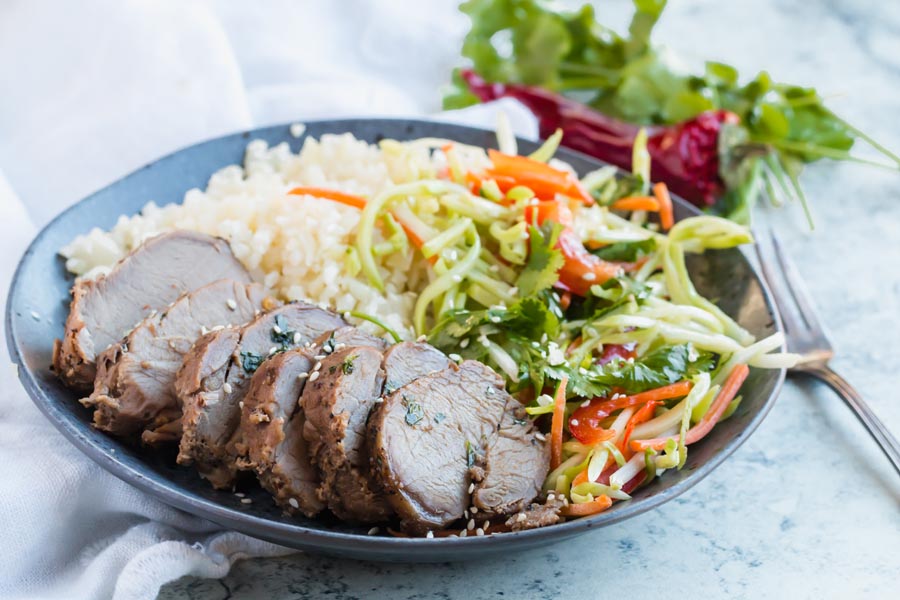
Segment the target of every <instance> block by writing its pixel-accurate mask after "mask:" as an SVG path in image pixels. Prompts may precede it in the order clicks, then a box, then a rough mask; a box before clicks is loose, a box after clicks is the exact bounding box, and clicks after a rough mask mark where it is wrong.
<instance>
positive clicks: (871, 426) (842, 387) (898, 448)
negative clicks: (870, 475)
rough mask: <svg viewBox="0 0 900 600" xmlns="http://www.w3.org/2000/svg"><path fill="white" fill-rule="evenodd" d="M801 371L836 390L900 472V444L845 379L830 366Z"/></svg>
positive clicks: (899, 472)
mask: <svg viewBox="0 0 900 600" xmlns="http://www.w3.org/2000/svg"><path fill="white" fill-rule="evenodd" d="M801 372H803V373H806V374H807V375H810V376H812V377H815V378H816V379H819V380H820V381H823V382H825V383H827V384H828V386H829V387H831V389H833V390H834V391H835V392H837V394H838V396H840V397H841V399H842V400H843V401H844V402H845V403H846V404H847V406H849V407H850V409H851V410H853V413H854V414H855V415H856V417H857V418H858V419H859V420H860V422H861V423H862V424H863V425H864V426H865V428H866V429H868V430H869V433H870V434H872V437H873V438H875V441H876V442H878V445H879V446H881V450H882V451H883V452H884V454H885V456H887V457H888V460H890V461H891V464H893V465H894V469H895V470H896V471H897V473H898V474H900V444H898V443H897V439H896V438H895V437H894V436H893V435H891V432H890V431H888V430H887V427H885V426H884V423H882V422H881V419H879V418H878V417H876V416H875V413H873V412H872V409H871V408H869V405H868V404H866V403H865V401H864V400H863V399H862V396H860V395H859V392H857V391H856V389H855V388H854V387H853V386H852V385H850V384H849V383H848V382H847V380H846V379H844V378H843V377H841V376H840V375H838V374H837V373H835V372H834V371H832V370H831V368H830V367H824V366H823V367H812V368H806V369H803V370H802V371H801Z"/></svg>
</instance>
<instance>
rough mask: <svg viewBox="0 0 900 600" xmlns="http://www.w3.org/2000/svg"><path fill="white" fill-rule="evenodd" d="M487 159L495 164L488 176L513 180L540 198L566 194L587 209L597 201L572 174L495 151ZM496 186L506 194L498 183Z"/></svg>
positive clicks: (525, 158)
mask: <svg viewBox="0 0 900 600" xmlns="http://www.w3.org/2000/svg"><path fill="white" fill-rule="evenodd" d="M488 157H489V158H490V159H491V162H492V163H493V164H494V168H493V169H492V170H490V171H489V172H488V173H489V174H490V175H491V177H494V178H495V179H496V177H497V176H501V177H502V176H506V177H510V178H512V179H514V180H515V183H516V184H517V185H524V186H526V187H528V188H531V191H533V192H534V193H535V194H536V195H537V196H538V197H539V198H544V199H553V198H554V197H555V196H556V194H563V195H566V196H569V197H572V198H577V199H579V200H581V201H582V202H583V203H585V204H588V205H590V204H593V203H594V198H593V197H592V196H591V195H590V194H589V193H588V192H587V190H585V189H584V186H582V185H581V183H580V182H579V181H578V180H577V179H576V178H575V177H573V176H572V174H571V173H567V172H566V171H560V170H559V169H554V168H553V167H551V166H550V165H548V164H546V163H542V162H540V161H537V160H534V159H531V158H528V157H525V156H513V155H511V154H504V153H502V152H498V151H497V150H493V149H489V150H488ZM497 185H499V186H500V189H501V190H503V185H502V184H501V182H500V181H499V180H498V181H497ZM503 191H506V190H503Z"/></svg>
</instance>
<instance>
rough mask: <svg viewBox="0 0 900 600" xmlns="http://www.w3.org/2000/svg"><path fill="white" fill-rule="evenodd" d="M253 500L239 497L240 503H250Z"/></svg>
mask: <svg viewBox="0 0 900 600" xmlns="http://www.w3.org/2000/svg"><path fill="white" fill-rule="evenodd" d="M252 502H253V500H251V499H250V498H241V504H251V503H252Z"/></svg>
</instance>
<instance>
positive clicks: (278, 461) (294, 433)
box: [239, 326, 386, 517]
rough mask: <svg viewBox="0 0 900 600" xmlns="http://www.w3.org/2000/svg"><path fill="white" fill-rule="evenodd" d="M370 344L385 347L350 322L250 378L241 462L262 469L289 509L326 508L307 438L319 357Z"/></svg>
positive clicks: (268, 485) (263, 480) (243, 416)
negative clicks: (306, 391)
mask: <svg viewBox="0 0 900 600" xmlns="http://www.w3.org/2000/svg"><path fill="white" fill-rule="evenodd" d="M348 345H353V346H370V347H372V348H375V349H376V350H383V349H384V347H385V346H386V344H385V343H384V340H381V339H379V338H376V337H373V336H370V335H368V334H366V333H363V332H362V331H360V330H359V329H357V328H356V327H351V326H346V327H341V328H339V329H336V330H334V331H332V332H329V333H327V334H323V335H321V336H319V339H318V340H317V341H316V343H315V344H314V345H313V346H312V347H310V348H306V347H303V348H298V349H294V350H289V351H287V352H284V353H282V354H278V355H276V356H274V357H272V358H270V359H268V360H266V361H265V362H264V363H263V364H262V365H261V366H260V367H259V369H257V371H256V373H254V374H253V377H252V378H251V381H250V387H249V389H248V391H247V395H246V396H244V408H243V410H242V411H241V425H240V431H241V438H242V440H243V445H244V447H245V448H246V456H245V457H243V458H241V459H239V466H242V467H244V468H250V469H253V470H254V471H256V474H257V477H258V478H259V481H260V483H261V484H262V486H263V487H264V488H265V489H267V490H268V491H269V492H270V493H271V494H272V495H273V496H274V497H275V502H276V503H278V505H279V506H281V507H282V508H283V509H285V511H286V512H288V513H289V514H295V513H298V512H299V513H303V514H305V515H306V516H308V517H312V516H313V515H315V514H317V513H318V512H320V511H321V510H322V509H323V508H324V504H323V502H322V501H321V500H320V499H319V496H318V488H319V485H320V483H321V480H320V479H319V475H318V471H317V469H316V467H314V466H313V465H312V463H311V460H310V456H309V450H308V448H307V442H306V440H305V439H304V438H303V427H304V423H305V421H306V418H305V416H304V413H303V409H302V408H301V407H300V402H299V399H300V394H301V392H302V391H303V386H304V384H305V382H306V379H307V377H308V376H309V371H310V370H311V369H312V367H313V365H314V364H315V362H317V361H316V360H315V358H314V357H315V356H321V355H323V354H330V353H331V352H334V351H335V349H338V350H340V349H342V348H343V347H345V346H348Z"/></svg>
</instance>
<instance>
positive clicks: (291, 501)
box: [288, 498, 300, 508]
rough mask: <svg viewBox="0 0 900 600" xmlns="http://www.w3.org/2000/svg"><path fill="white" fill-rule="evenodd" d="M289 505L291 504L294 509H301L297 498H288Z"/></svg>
mask: <svg viewBox="0 0 900 600" xmlns="http://www.w3.org/2000/svg"><path fill="white" fill-rule="evenodd" d="M288 504H290V505H291V506H292V507H294V508H300V503H299V502H297V499H296V498H288Z"/></svg>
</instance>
